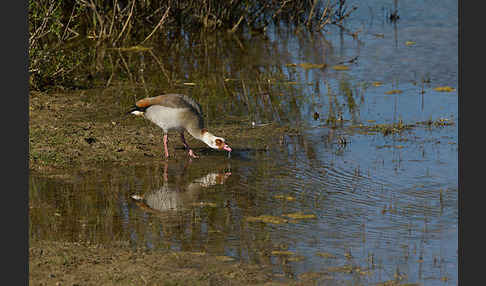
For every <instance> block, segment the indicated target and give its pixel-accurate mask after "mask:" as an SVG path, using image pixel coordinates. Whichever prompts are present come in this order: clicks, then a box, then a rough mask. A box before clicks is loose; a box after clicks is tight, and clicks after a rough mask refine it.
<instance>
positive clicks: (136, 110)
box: [127, 105, 145, 115]
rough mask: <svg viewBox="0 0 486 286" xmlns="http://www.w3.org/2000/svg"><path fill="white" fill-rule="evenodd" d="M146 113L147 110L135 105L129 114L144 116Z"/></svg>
mask: <svg viewBox="0 0 486 286" xmlns="http://www.w3.org/2000/svg"><path fill="white" fill-rule="evenodd" d="M144 112H145V108H143V107H142V108H141V107H138V106H136V105H135V106H133V107H132V108H130V110H129V111H128V112H127V114H134V115H143V113H144Z"/></svg>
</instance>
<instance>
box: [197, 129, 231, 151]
mask: <svg viewBox="0 0 486 286" xmlns="http://www.w3.org/2000/svg"><path fill="white" fill-rule="evenodd" d="M203 141H204V143H206V144H207V145H208V146H209V147H211V148H213V149H217V150H226V151H228V152H231V150H232V149H231V147H230V146H228V144H226V142H225V140H224V138H222V137H217V136H214V135H213V134H211V133H209V132H208V131H207V130H206V129H203Z"/></svg>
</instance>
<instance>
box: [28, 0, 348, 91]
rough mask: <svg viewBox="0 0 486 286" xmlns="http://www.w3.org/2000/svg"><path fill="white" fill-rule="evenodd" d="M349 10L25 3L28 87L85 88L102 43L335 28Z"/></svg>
mask: <svg viewBox="0 0 486 286" xmlns="http://www.w3.org/2000/svg"><path fill="white" fill-rule="evenodd" d="M354 9H356V7H352V8H349V7H348V5H347V4H346V1H345V0H334V1H320V0H306V1H288V0H277V1H275V0H266V1H252V0H243V1H241V0H232V1H218V0H199V1H184V0H172V1H160V0H159V1H157V0H154V1H151V0H143V1H135V0H113V1H101V0H79V1H62V0H40V1H34V0H29V58H30V67H29V73H30V85H31V88H33V89H35V90H45V89H48V88H50V87H51V86H61V87H64V88H79V87H89V86H90V85H92V84H93V81H94V77H96V75H95V74H94V73H93V68H94V69H95V70H96V71H98V72H99V71H100V70H102V69H103V65H100V59H101V60H102V59H103V58H104V57H105V51H104V50H103V48H101V49H100V47H103V46H108V47H112V48H122V49H126V48H127V47H132V46H137V47H140V48H141V49H145V47H143V46H141V45H146V44H148V43H154V42H151V41H155V42H156V43H163V42H169V41H171V40H174V39H176V38H179V37H181V36H183V37H184V36H185V37H197V35H198V34H200V33H201V32H209V33H214V32H216V33H220V32H228V33H229V34H238V35H242V34H248V35H258V34H264V33H265V31H266V29H267V27H268V26H269V25H275V26H278V25H281V24H283V25H288V26H294V27H296V26H303V27H307V28H308V29H310V30H315V31H319V30H322V29H324V27H325V26H326V25H328V24H336V25H342V22H343V20H344V19H345V18H347V17H348V16H349V15H350V14H351V12H352V11H353V10H354ZM107 61H109V60H107ZM125 64H126V63H125ZM105 80H106V79H105Z"/></svg>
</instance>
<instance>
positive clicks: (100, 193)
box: [29, 1, 458, 285]
mask: <svg viewBox="0 0 486 286" xmlns="http://www.w3.org/2000/svg"><path fill="white" fill-rule="evenodd" d="M388 2H390V3H388ZM356 5H358V6H359V9H358V10H356V12H355V14H353V15H355V17H351V18H350V19H349V20H348V22H347V23H346V25H347V26H346V27H348V28H349V29H350V30H352V31H356V30H358V29H362V32H360V34H359V37H358V38H359V40H356V39H353V37H352V36H350V35H349V34H347V33H346V32H340V30H339V29H338V28H337V27H329V29H328V32H324V33H322V34H309V33H306V32H304V31H283V32H282V31H281V30H279V29H275V28H274V29H272V30H271V31H270V32H269V36H268V38H266V39H265V38H263V37H256V38H252V39H251V41H249V42H245V41H243V43H242V44H243V45H245V47H246V48H247V49H246V50H245V52H244V53H243V52H242V51H241V50H238V49H237V48H236V47H237V46H238V45H239V44H238V43H237V42H235V41H232V42H228V43H226V42H225V41H219V42H218V45H220V48H218V49H221V50H224V51H225V53H224V54H223V55H219V56H216V55H215V57H214V58H211V55H209V56H208V55H207V54H206V55H204V58H203V56H201V55H199V54H198V53H196V52H195V54H194V58H195V59H194V62H199V61H200V62H202V64H194V62H192V64H193V65H191V68H192V69H193V70H192V72H190V71H187V72H182V73H181V77H183V78H186V81H188V82H190V81H196V80H197V79H198V78H197V76H196V75H194V70H196V71H198V74H204V73H206V75H205V76H207V78H206V79H205V80H206V83H208V82H212V80H211V76H212V75H215V76H216V75H217V74H219V73H220V72H221V70H226V71H227V74H225V76H224V78H227V79H230V80H228V81H227V82H226V84H227V86H226V88H228V89H229V90H232V91H231V92H229V93H230V94H231V95H232V96H231V97H227V99H225V101H224V102H221V101H216V99H214V97H212V95H213V94H220V93H222V91H221V90H216V89H214V90H213V89H211V88H212V87H211V86H210V87H208V91H206V92H209V94H210V95H209V96H207V97H204V98H203V97H199V100H200V102H201V105H202V106H203V108H204V109H206V110H207V111H208V112H207V114H208V115H207V117H208V118H207V119H208V121H209V125H211V124H214V125H218V124H224V123H225V122H226V123H228V122H233V123H234V122H239V124H241V126H242V128H243V129H242V130H244V128H252V127H251V122H255V124H256V126H255V127H253V128H272V127H271V126H272V125H265V126H259V124H266V123H272V124H274V125H286V126H290V127H292V128H294V130H297V132H293V133H291V132H289V133H287V134H285V135H284V136H283V137H281V138H274V140H273V141H271V142H267V144H268V146H269V148H268V149H265V148H256V147H254V146H256V145H258V144H253V143H252V142H246V143H247V145H248V146H249V147H248V148H239V149H238V148H234V151H233V152H232V154H231V158H227V157H226V154H223V153H214V152H209V153H207V154H205V155H204V156H203V158H202V159H200V160H193V161H192V162H189V161H186V160H178V161H169V162H168V163H167V164H166V163H164V162H163V161H162V160H161V161H160V163H157V164H155V165H153V166H144V167H138V166H137V167H136V166H130V165H127V166H126V167H123V168H111V167H109V166H107V168H106V172H103V173H99V174H92V175H89V176H85V175H80V176H77V177H76V178H75V179H74V180H73V181H71V182H62V183H61V182H59V181H56V180H48V179H42V178H38V177H34V176H31V177H30V184H29V185H30V193H29V198H30V201H31V202H32V203H33V204H34V205H36V206H39V207H38V208H35V209H31V211H30V235H31V238H32V239H56V240H68V241H78V240H83V241H92V242H97V243H103V244H110V243H111V242H113V241H128V242H129V243H130V245H132V246H133V247H148V248H151V249H155V250H161V251H163V250H167V249H172V250H186V251H195V252H201V251H204V252H207V253H212V254H217V255H227V256H231V257H233V258H235V259H238V260H242V261H246V262H250V263H259V264H272V265H274V266H275V273H276V274H278V273H284V274H285V275H287V276H289V277H298V275H301V274H303V273H306V272H310V271H315V272H319V271H325V272H329V273H332V275H334V276H336V277H338V278H340V279H343V280H342V281H351V282H352V284H358V283H359V284H371V283H378V282H383V281H387V280H397V281H400V282H410V283H420V284H424V285H456V284H457V283H458V276H457V262H458V253H457V249H458V248H457V241H458V238H457V236H458V231H457V222H458V206H457V201H458V193H457V192H458V170H457V168H458V165H457V163H458V161H457V156H458V155H457V148H458V147H457V146H458V136H457V134H458V129H457V128H458V124H457V121H458V111H457V106H458V105H457V101H458V92H457V91H454V92H446V93H444V92H438V91H435V90H434V89H433V88H434V87H437V86H444V85H448V86H452V87H454V88H456V89H457V88H458V86H457V84H458V81H457V69H458V57H457V55H458V52H457V45H458V41H457V3H456V2H455V1H440V2H439V1H407V2H403V1H401V2H399V3H398V5H399V6H398V8H399V15H400V20H399V21H398V22H397V23H390V22H389V21H388V20H387V18H386V13H387V11H389V10H391V9H392V8H393V2H392V1H386V2H385V1H373V2H369V3H367V4H360V2H356ZM431 11H433V12H431ZM377 34H380V36H377ZM406 41H413V42H415V44H413V45H410V46H407V45H406V44H405V42H406ZM224 45H228V47H226V46H224ZM270 48H274V50H272V49H270ZM208 53H209V54H211V53H212V52H211V51H209V52H208ZM356 56H358V59H357V61H356V62H355V63H351V64H346V65H348V66H349V70H345V71H337V70H334V69H332V66H334V65H337V64H339V63H340V62H343V61H347V60H349V59H351V58H353V57H356ZM199 57H200V58H199ZM208 58H211V59H212V62H205V61H207V59H208ZM303 62H306V63H313V64H322V63H326V64H327V68H325V69H304V68H301V67H299V66H290V65H288V64H299V63H303ZM250 65H251V66H252V67H253V71H259V72H260V73H254V74H252V73H250V72H248V70H250V71H251V70H252V69H248V70H244V69H245V67H248V66H250ZM183 67H184V63H182V64H181V69H182V68H183ZM238 67H240V68H241V70H239V69H238ZM218 68H220V69H221V70H218ZM182 74H186V76H183V75H182ZM252 76H253V77H252ZM233 79H234V81H238V82H240V81H241V84H238V85H237V84H236V83H234V85H232V84H233V83H232V82H233ZM424 80H426V82H425V83H424V82H423V81H424ZM223 81H224V79H223V78H220V79H219V80H216V82H223ZM375 81H377V82H381V83H382V85H381V86H373V85H372V84H371V83H372V82H375ZM265 82H266V84H265ZM289 82H290V84H289ZM294 82H295V83H294ZM150 84H152V85H156V83H155V82H153V83H150V82H148V83H147V85H148V86H150ZM219 84H220V83H216V84H215V85H216V86H218V85H219ZM213 87H214V86H213ZM392 89H400V90H401V91H402V93H400V94H394V95H387V94H385V92H386V91H389V90H392ZM422 90H423V91H425V93H422ZM127 93H129V91H127ZM130 96H131V97H133V96H132V95H130ZM198 96H199V95H198V94H196V97H198ZM316 112H317V113H318V114H319V118H318V119H317V120H316V119H314V117H313V114H315V113H316ZM242 118H243V120H241V119H242ZM330 118H341V119H342V120H339V121H337V123H336V124H329V123H328V122H329V121H328V119H330ZM439 118H447V119H449V120H450V121H451V122H454V123H455V124H454V125H451V126H444V127H436V126H432V127H427V126H422V125H420V126H417V127H415V128H413V129H411V130H405V131H403V132H402V133H401V134H391V135H387V136H384V135H382V134H381V133H377V134H367V133H364V132H357V131H356V130H357V129H353V128H350V127H352V126H357V125H359V124H364V125H373V124H384V123H386V124H390V123H397V122H398V121H399V120H402V121H403V122H404V123H406V124H415V123H416V122H421V121H425V120H429V119H432V120H437V119H439ZM334 122H336V121H334ZM263 130H264V129H263ZM340 138H345V140H346V144H343V143H342V141H341V143H340ZM227 139H229V141H230V142H231V141H232V140H231V138H227ZM251 140H254V141H256V142H258V138H256V139H255V138H254V139H251ZM243 145H244V144H243ZM133 195H136V196H140V197H142V198H143V199H144V200H143V201H137V200H135V199H133V198H132V196H133ZM297 212H300V213H303V214H311V215H314V216H315V217H311V218H305V219H291V218H289V217H288V216H285V215H288V214H292V213H297ZM260 215H271V216H275V217H279V218H284V219H287V220H288V221H287V222H285V223H281V224H280V223H261V222H252V221H248V217H258V216H260ZM277 250H280V251H282V250H285V251H291V252H292V253H291V254H290V255H286V256H281V255H277V254H278V253H276V252H274V253H273V254H272V251H277ZM319 253H320V254H321V255H318V254H319ZM292 260H295V261H292ZM344 266H345V267H344ZM339 267H340V268H339ZM346 267H348V268H346ZM349 267H351V268H349ZM358 268H359V269H358ZM349 269H353V270H352V271H349Z"/></svg>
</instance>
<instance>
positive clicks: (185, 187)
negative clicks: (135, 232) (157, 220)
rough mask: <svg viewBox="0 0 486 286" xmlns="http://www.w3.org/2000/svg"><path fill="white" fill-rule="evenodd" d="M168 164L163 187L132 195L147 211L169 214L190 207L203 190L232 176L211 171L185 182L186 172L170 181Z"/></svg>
mask: <svg viewBox="0 0 486 286" xmlns="http://www.w3.org/2000/svg"><path fill="white" fill-rule="evenodd" d="M167 169H168V165H167V163H166V164H164V175H163V178H164V183H163V185H162V187H161V188H158V189H155V190H153V191H151V192H149V193H146V194H144V195H137V194H133V195H131V198H132V199H133V200H134V201H135V203H136V204H137V205H138V206H139V207H140V208H142V209H143V210H144V211H146V212H151V213H155V214H167V213H170V212H174V211H182V210H184V209H188V208H190V207H191V206H193V205H194V204H197V203H198V197H199V194H200V193H201V191H202V190H203V189H205V188H209V187H211V186H214V185H222V184H224V182H225V181H226V179H228V177H229V176H231V172H225V171H222V172H210V173H208V174H206V175H205V176H202V177H199V178H197V179H195V180H192V181H189V182H184V174H185V173H186V170H187V164H186V165H185V166H184V169H183V171H182V174H180V175H177V178H176V182H174V183H169V180H168V174H167Z"/></svg>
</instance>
